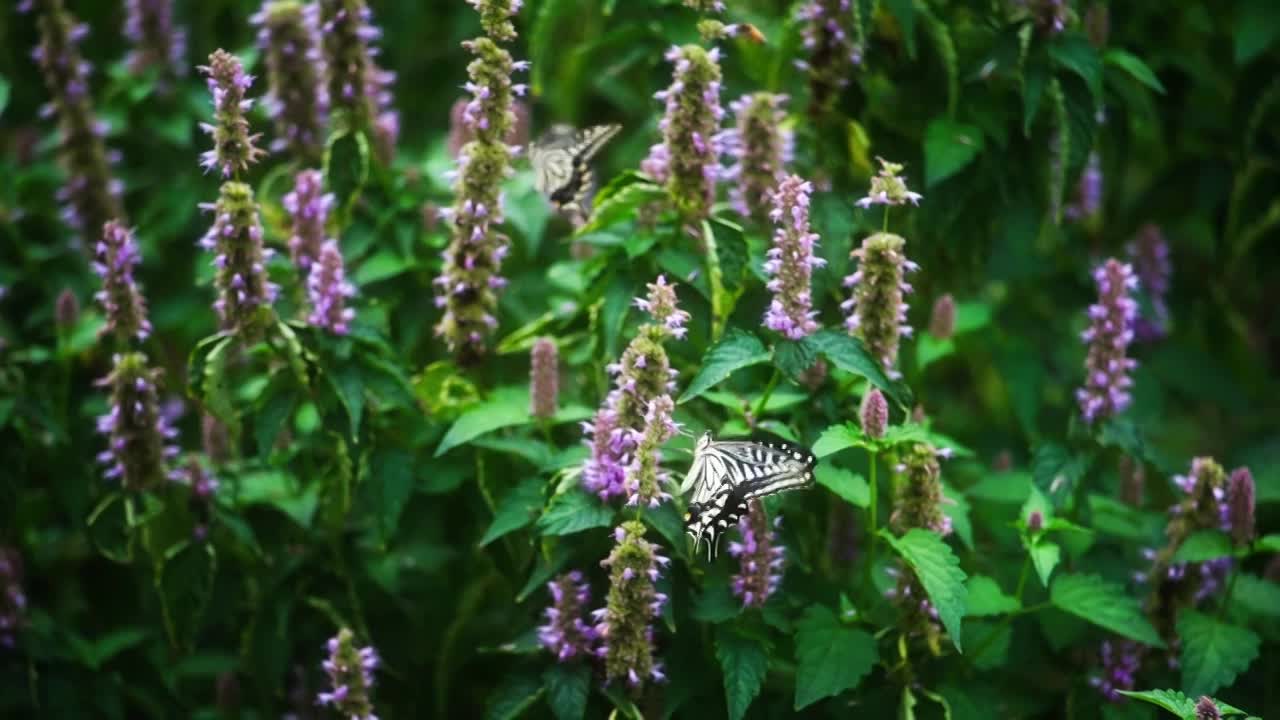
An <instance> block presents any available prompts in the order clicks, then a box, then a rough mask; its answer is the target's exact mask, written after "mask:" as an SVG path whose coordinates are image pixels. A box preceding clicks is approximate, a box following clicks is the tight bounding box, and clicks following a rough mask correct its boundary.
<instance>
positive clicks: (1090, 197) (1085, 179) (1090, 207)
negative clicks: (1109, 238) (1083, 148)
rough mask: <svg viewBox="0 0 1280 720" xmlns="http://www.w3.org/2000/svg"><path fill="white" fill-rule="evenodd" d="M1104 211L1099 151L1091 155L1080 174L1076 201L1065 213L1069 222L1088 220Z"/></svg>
mask: <svg viewBox="0 0 1280 720" xmlns="http://www.w3.org/2000/svg"><path fill="white" fill-rule="evenodd" d="M1101 209H1102V159H1101V158H1100V157H1099V156H1098V153H1097V151H1096V150H1095V151H1094V152H1091V153H1089V160H1088V161H1087V162H1086V163H1085V166H1084V170H1083V171H1081V173H1080V181H1079V183H1078V184H1077V185H1076V197H1075V201H1074V202H1072V203H1071V204H1069V205H1067V207H1066V208H1065V210H1064V213H1065V214H1066V216H1067V219H1068V220H1088V219H1089V218H1091V217H1093V216H1094V215H1097V214H1098V211H1099V210H1101Z"/></svg>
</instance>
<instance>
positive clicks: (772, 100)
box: [721, 93, 795, 220]
mask: <svg viewBox="0 0 1280 720" xmlns="http://www.w3.org/2000/svg"><path fill="white" fill-rule="evenodd" d="M786 101H787V96H786V95H774V94H771V93H754V94H751V95H743V96H742V97H740V98H738V99H737V100H734V101H733V102H731V103H729V109H730V110H732V111H733V115H734V118H735V120H736V125H735V126H734V127H733V128H731V129H729V130H726V131H725V132H724V133H723V134H722V136H721V137H722V143H723V148H722V149H723V150H724V152H726V153H728V154H729V156H730V157H732V158H733V160H734V164H733V165H730V166H729V167H728V168H726V169H725V172H724V178H725V179H726V180H732V181H734V186H733V187H732V188H731V189H730V190H729V199H730V202H732V203H733V208H734V210H736V211H737V212H738V214H739V215H741V216H743V217H747V218H755V219H756V220H764V218H765V216H766V215H767V214H768V212H769V209H770V208H771V207H772V202H771V198H772V196H773V191H774V188H776V187H777V185H778V183H780V182H782V180H783V178H785V177H786V170H785V167H786V165H787V163H790V162H791V159H792V155H793V154H794V145H795V138H794V136H793V134H792V132H791V131H790V130H788V129H786V128H784V127H783V123H784V122H785V120H786V116H787V114H786V112H784V111H783V109H782V105H783V103H785V102H786Z"/></svg>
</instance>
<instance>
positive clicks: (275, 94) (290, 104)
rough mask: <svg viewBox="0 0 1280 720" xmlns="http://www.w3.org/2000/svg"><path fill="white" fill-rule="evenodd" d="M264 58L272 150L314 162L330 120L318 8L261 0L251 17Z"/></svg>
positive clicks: (294, 1)
mask: <svg viewBox="0 0 1280 720" xmlns="http://www.w3.org/2000/svg"><path fill="white" fill-rule="evenodd" d="M251 20H252V21H253V23H254V24H255V25H257V26H258V47H259V48H260V49H261V50H262V51H263V54H264V55H265V56H266V64H267V82H268V86H269V88H270V89H269V90H268V91H267V95H266V97H265V98H264V99H263V102H264V105H265V106H266V108H267V112H268V113H270V115H271V118H272V120H274V121H275V127H276V137H275V139H274V140H272V142H271V145H270V148H271V150H272V152H282V151H286V152H288V153H289V154H290V155H292V156H293V157H294V158H296V159H298V160H300V161H302V162H305V163H311V164H314V163H319V162H320V159H321V156H322V155H323V153H324V143H325V132H326V131H327V126H328V122H329V87H328V84H327V83H326V82H325V76H326V74H327V69H326V65H325V56H324V52H323V50H322V48H321V36H320V6H319V5H316V4H315V3H307V4H304V3H301V2H298V0H266V1H265V2H264V3H263V5H262V9H261V10H259V11H258V12H257V13H256V14H254V15H253V17H252V18H251Z"/></svg>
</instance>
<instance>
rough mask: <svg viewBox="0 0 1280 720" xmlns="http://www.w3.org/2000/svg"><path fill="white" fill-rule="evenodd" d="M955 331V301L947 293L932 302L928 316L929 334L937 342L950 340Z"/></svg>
mask: <svg viewBox="0 0 1280 720" xmlns="http://www.w3.org/2000/svg"><path fill="white" fill-rule="evenodd" d="M955 331H956V301H955V298H953V297H951V293H947V294H945V295H942V296H940V297H939V298H938V299H937V300H935V301H934V302H933V312H932V313H930V315H929V334H930V335H932V336H934V337H935V338H937V339H939V340H950V339H951V336H952V335H954V334H955Z"/></svg>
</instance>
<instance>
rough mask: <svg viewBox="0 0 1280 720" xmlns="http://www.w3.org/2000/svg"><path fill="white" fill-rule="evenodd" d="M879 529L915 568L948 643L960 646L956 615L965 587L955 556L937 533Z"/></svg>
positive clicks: (961, 613) (959, 612) (961, 612)
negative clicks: (896, 534)
mask: <svg viewBox="0 0 1280 720" xmlns="http://www.w3.org/2000/svg"><path fill="white" fill-rule="evenodd" d="M881 532H882V535H883V536H884V539H885V540H887V541H888V542H889V544H890V545H891V546H893V549H894V550H896V551H897V552H898V554H899V555H901V556H902V559H903V560H905V561H907V565H909V566H911V569H912V570H913V571H915V574H916V577H917V578H919V580H920V584H921V585H923V586H924V591H925V592H926V593H928V595H929V600H930V601H931V602H932V603H933V606H934V608H936V609H937V611H938V619H940V620H941V621H942V626H943V627H945V628H946V629H947V634H948V635H950V636H951V642H952V644H954V645H955V646H956V649H957V650H960V618H962V617H964V614H965V606H966V602H967V598H968V595H969V591H968V589H967V588H966V587H965V584H964V580H965V573H964V571H963V570H961V569H960V560H959V558H957V557H956V556H955V554H954V553H952V552H951V548H950V547H949V546H948V545H947V544H946V543H944V542H943V541H942V540H941V539H940V538H939V537H938V536H937V535H935V534H934V533H931V532H928V531H926V530H920V529H919V528H916V529H913V530H911V531H909V532H908V533H907V534H906V535H903V536H902V537H900V538H899V537H894V536H893V535H891V534H889V533H888V532H886V531H881Z"/></svg>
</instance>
